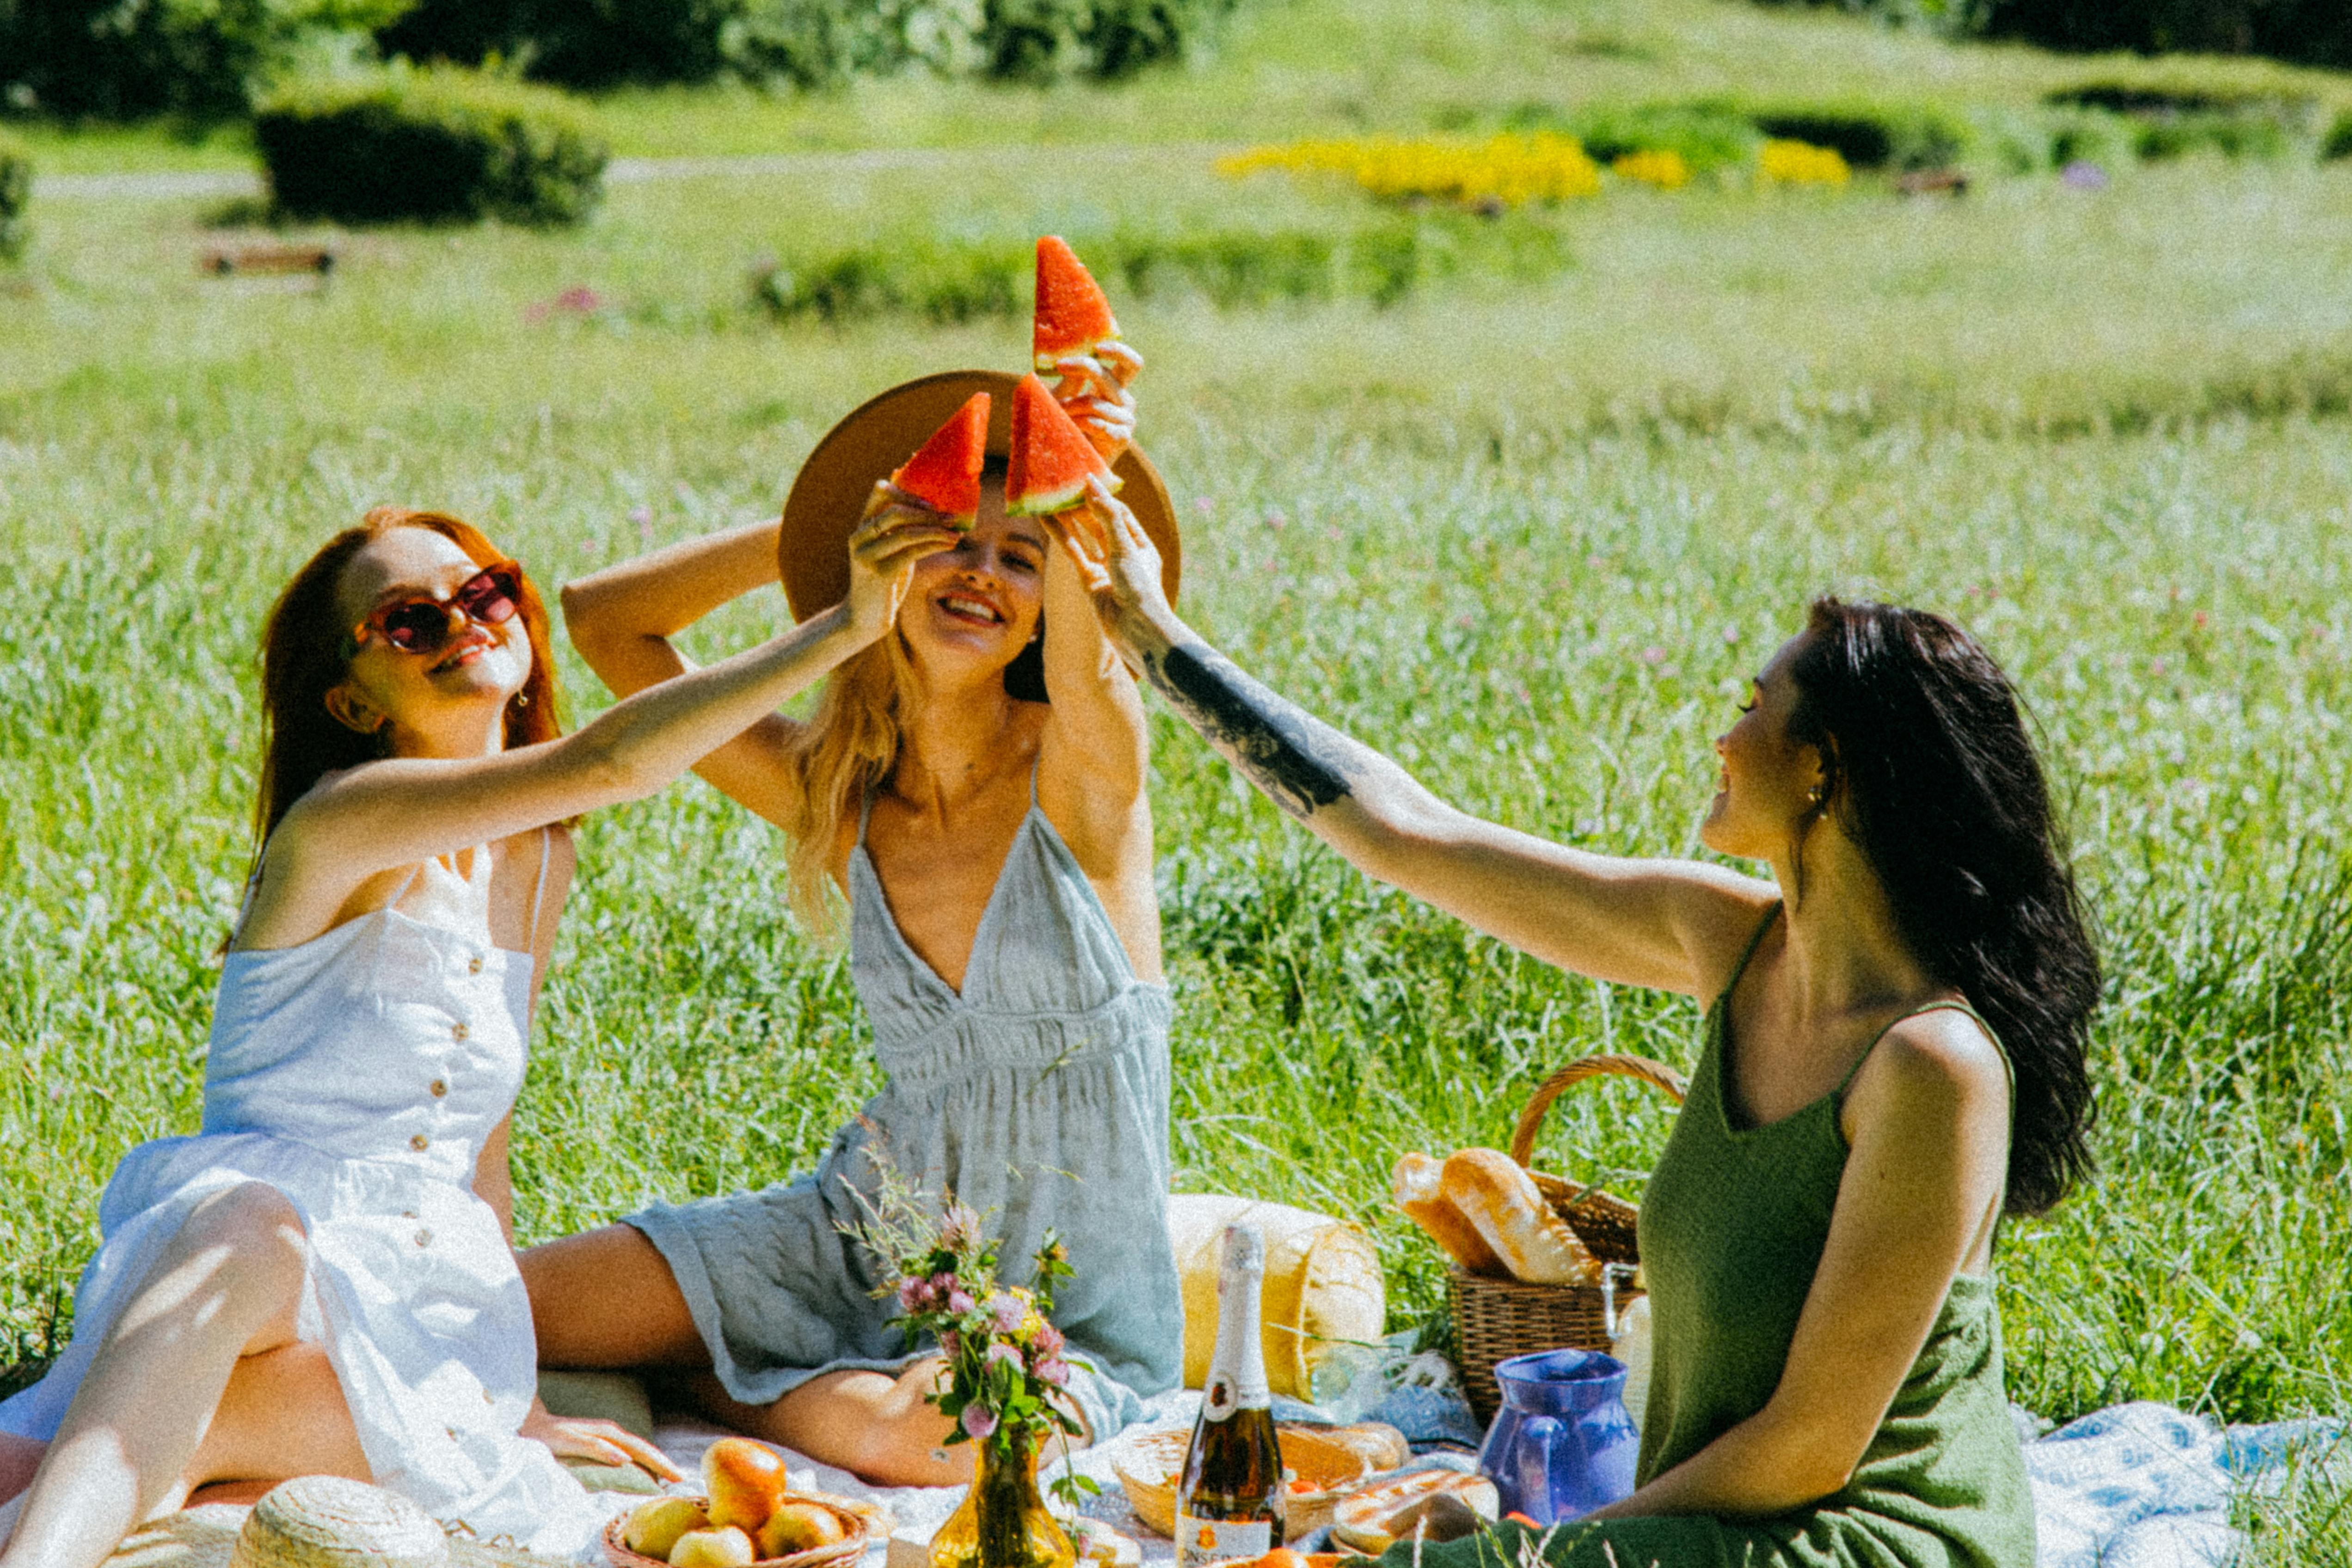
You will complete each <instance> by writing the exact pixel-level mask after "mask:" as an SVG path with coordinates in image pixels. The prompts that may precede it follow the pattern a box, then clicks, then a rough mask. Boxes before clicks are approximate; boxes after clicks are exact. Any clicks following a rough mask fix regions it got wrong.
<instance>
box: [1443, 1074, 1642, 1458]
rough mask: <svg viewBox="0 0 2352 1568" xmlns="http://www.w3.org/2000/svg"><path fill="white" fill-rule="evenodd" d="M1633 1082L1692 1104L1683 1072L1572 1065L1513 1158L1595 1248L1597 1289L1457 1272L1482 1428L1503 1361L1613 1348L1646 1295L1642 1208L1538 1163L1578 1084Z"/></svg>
mask: <svg viewBox="0 0 2352 1568" xmlns="http://www.w3.org/2000/svg"><path fill="white" fill-rule="evenodd" d="M1611 1077H1614V1078H1630V1079H1634V1080H1636V1081H1637V1082H1641V1083H1646V1084H1648V1085H1649V1086H1650V1087H1651V1088H1652V1089H1656V1090H1657V1091H1658V1092H1659V1093H1661V1094H1663V1095H1664V1096H1666V1097H1667V1098H1668V1099H1670V1100H1673V1101H1674V1102H1675V1104H1677V1105H1679V1104H1681V1103H1682V1099H1683V1090H1684V1084H1683V1079H1682V1075H1681V1074H1679V1073H1677V1072H1675V1070H1674V1069H1673V1068H1670V1067H1667V1066H1665V1065H1664V1063H1662V1062H1654V1061H1652V1060H1650V1059H1649V1058H1647V1057H1620V1056H1600V1057H1586V1058H1582V1059H1581V1060H1579V1061H1572V1062H1570V1063H1569V1064H1568V1066H1566V1067H1564V1068H1560V1069H1559V1071H1558V1072H1556V1073H1554V1074H1552V1075H1551V1077H1549V1078H1548V1079H1544V1080H1543V1082H1542V1083H1541V1084H1539V1085H1538V1086H1537V1088H1536V1091H1535V1093H1534V1094H1532V1095H1530V1096H1528V1107H1527V1109H1526V1110H1523V1111H1521V1112H1520V1113H1519V1125H1518V1129H1517V1131H1514V1132H1513V1133H1512V1134H1511V1158H1512V1159H1514V1160H1517V1162H1518V1163H1520V1165H1522V1166H1523V1167H1525V1168H1526V1170H1527V1172H1528V1174H1529V1175H1531V1176H1533V1177H1534V1178H1535V1182H1536V1190H1537V1191H1538V1192H1540V1193H1541V1194H1543V1196H1544V1201H1545V1202H1546V1203H1548V1204H1549V1205H1551V1207H1552V1210H1553V1212H1554V1213H1556V1214H1558V1215H1559V1216H1560V1218H1562V1219H1564V1220H1566V1221H1567V1222H1568V1226H1569V1228H1570V1229H1571V1230H1573V1231H1575V1232H1576V1235H1577V1239H1579V1240H1580V1241H1581V1242H1583V1243H1584V1247H1585V1250H1586V1251H1588V1252H1590V1253H1591V1254H1592V1256H1593V1258H1594V1259H1595V1260H1596V1261H1597V1262H1599V1263H1600V1264H1601V1279H1600V1280H1599V1281H1598V1282H1597V1283H1594V1284H1590V1285H1528V1284H1525V1283H1523V1282H1521V1281H1519V1280H1517V1279H1487V1278H1486V1277H1485V1276H1483V1275H1477V1274H1467V1273H1465V1272H1463V1270H1462V1269H1460V1268H1454V1269H1452V1270H1451V1271H1450V1272H1449V1277H1448V1288H1447V1291H1446V1295H1447V1300H1448V1304H1449V1305H1450V1306H1451V1308H1452V1310H1453V1314H1454V1353H1455V1359H1456V1361H1457V1362H1458V1363H1459V1364H1460V1366H1461V1368H1462V1381H1463V1383H1464V1384H1465V1385H1466V1387H1467V1390H1468V1393H1469V1394H1470V1407H1471V1409H1473V1410H1474V1411H1475V1412H1476V1413H1477V1415H1478V1419H1479V1420H1480V1421H1481V1422H1486V1421H1492V1420H1493V1419H1494V1418H1495V1410H1496V1406H1497V1405H1500V1404H1501V1403H1502V1389H1501V1387H1500V1385H1498V1384H1496V1382H1495V1363H1496V1362H1498V1361H1507V1360H1508V1359H1510V1358H1511V1357H1512V1356H1515V1355H1528V1354H1530V1353H1532V1352H1536V1351H1549V1350H1559V1349H1561V1348H1562V1347H1564V1346H1573V1347H1575V1348H1576V1349H1578V1350H1595V1351H1605V1350H1607V1349H1608V1348H1609V1341H1610V1336H1611V1331H1612V1329H1613V1328H1614V1327H1615V1326H1616V1317H1617V1313H1618V1311H1619V1310H1622V1308H1623V1307H1624V1306H1625V1304H1626V1303H1627V1302H1629V1301H1631V1300H1633V1298H1634V1297H1635V1296H1637V1295H1638V1294H1640V1291H1639V1289H1638V1288H1637V1287H1636V1285H1635V1283H1634V1271H1635V1269H1636V1268H1638V1267H1639V1266H1640V1264H1641V1261H1642V1249H1641V1246H1640V1244H1639V1243H1638V1242H1637V1241H1636V1240H1635V1239H1634V1234H1633V1226H1634V1220H1635V1218H1636V1217H1637V1215H1639V1213H1640V1211H1639V1210H1638V1209H1636V1208H1635V1207H1634V1206H1633V1205H1632V1204H1629V1203H1627V1202H1626V1201H1625V1200H1624V1199H1622V1198H1620V1197H1615V1196H1612V1194H1608V1193H1604V1192H1602V1191H1601V1189H1600V1188H1599V1187H1589V1186H1581V1185H1579V1184H1577V1183H1574V1182H1570V1181H1566V1180H1563V1179H1562V1178H1560V1177H1559V1176H1555V1175H1552V1174H1549V1173H1547V1172H1543V1171H1538V1170H1537V1169H1536V1168H1535V1166H1534V1164H1533V1163H1531V1162H1532V1160H1533V1157H1534V1155H1535V1151H1536V1133H1537V1131H1538V1129H1540V1128H1541V1127H1542V1125H1543V1119H1544V1113H1545V1112H1546V1111H1548V1110H1550V1109H1551V1103H1552V1101H1553V1100H1558V1099H1559V1097H1560V1096H1561V1095H1562V1094H1563V1093H1565V1092H1567V1090H1568V1089H1569V1088H1570V1086H1571V1085H1573V1084H1579V1083H1582V1082H1584V1081H1585V1080H1586V1079H1594V1078H1611Z"/></svg>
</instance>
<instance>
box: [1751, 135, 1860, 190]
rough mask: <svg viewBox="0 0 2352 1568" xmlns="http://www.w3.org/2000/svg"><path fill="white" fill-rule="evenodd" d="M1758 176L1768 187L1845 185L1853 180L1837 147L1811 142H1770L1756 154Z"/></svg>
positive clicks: (1851, 171)
mask: <svg viewBox="0 0 2352 1568" xmlns="http://www.w3.org/2000/svg"><path fill="white" fill-rule="evenodd" d="M1756 173H1757V175H1758V177H1759V178H1760V179H1762V180H1763V181H1764V182H1765V183H1766V184H1776V185H1843V184H1845V183H1846V182H1847V181H1848V180H1850V179H1852V178H1853V170H1852V169H1850V168H1848V167H1847V166H1846V162H1845V158H1844V156H1843V154H1841V153H1839V152H1838V150H1837V149H1836V148H1834V147H1816V146H1814V145H1812V143H1811V142H1783V141H1777V140H1776V141H1771V142H1765V143H1764V146H1763V149H1762V150H1761V151H1760V152H1759V153H1757V154H1756Z"/></svg>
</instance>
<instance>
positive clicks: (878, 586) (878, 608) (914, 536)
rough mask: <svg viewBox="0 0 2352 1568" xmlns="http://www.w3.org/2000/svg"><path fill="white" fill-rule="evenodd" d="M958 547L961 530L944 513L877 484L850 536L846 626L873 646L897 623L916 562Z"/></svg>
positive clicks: (886, 482) (887, 485) (883, 483)
mask: <svg viewBox="0 0 2352 1568" xmlns="http://www.w3.org/2000/svg"><path fill="white" fill-rule="evenodd" d="M962 541H963V530H961V528H958V527H957V526H956V524H955V521H954V520H953V519H951V518H950V517H949V516H948V515H947V514H946V513H944V512H941V511H939V510H936V509H934V508H931V507H929V506H926V505H924V504H923V503H922V502H921V501H919V500H914V499H913V498H912V497H910V496H908V494H907V493H906V492H905V491H904V490H901V489H898V487H897V486H896V485H893V484H892V483H891V482H890V481H889V480H887V479H877V480H876V481H875V485H874V493H873V494H872V495H871V496H869V497H867V498H866V518H865V521H862V522H860V523H859V524H858V525H857V531H856V532H855V533H853V534H851V535H850V536H849V596H848V600H847V604H848V607H849V624H850V626H851V628H852V629H853V630H855V631H856V633H857V635H858V637H860V638H861V640H863V641H866V642H872V641H873V640H874V639H876V638H877V637H880V636H881V635H882V634H883V633H884V632H887V631H888V630H889V629H890V626H891V625H892V623H893V622H895V621H896V620H897V619H898V606H899V605H900V604H901V603H902V602H903V601H904V600H905V598H906V596H907V584H908V580H909V579H910V578H911V577H912V576H913V574H914V570H915V563H916V562H918V561H920V560H921V559H922V558H923V557H924V556H926V555H936V554H938V553H939V552H940V551H942V550H952V549H954V548H955V547H956V546H957V545H958V544H960V543H961V542H962Z"/></svg>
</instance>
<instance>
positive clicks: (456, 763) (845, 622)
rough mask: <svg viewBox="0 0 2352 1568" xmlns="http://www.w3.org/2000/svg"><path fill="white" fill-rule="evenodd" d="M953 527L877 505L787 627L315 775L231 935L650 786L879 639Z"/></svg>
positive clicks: (321, 919)
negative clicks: (520, 734)
mask: <svg viewBox="0 0 2352 1568" xmlns="http://www.w3.org/2000/svg"><path fill="white" fill-rule="evenodd" d="M958 537H959V535H958V534H957V532H956V531H955V530H954V529H952V528H950V527H949V526H947V525H946V524H945V523H944V522H943V521H941V520H940V519H939V518H938V517H937V516H936V515H933V514H928V513H927V514H921V515H917V514H914V513H910V512H908V511H905V510H900V509H895V508H893V509H886V510H881V511H878V512H877V513H876V514H875V515H874V516H873V517H872V518H870V519H868V520H867V521H866V523H864V524H863V525H861V526H860V528H859V529H858V531H857V532H856V534H854V535H852V536H851V539H850V545H849V548H850V556H851V565H850V591H849V597H848V598H847V599H846V600H845V601H844V602H843V603H842V604H839V605H835V606H834V607H833V608H832V609H830V610H827V611H825V612H824V613H823V614H822V615H817V616H811V617H809V619H807V620H806V621H803V622H802V623H801V624H800V625H799V626H794V627H793V629H792V630H791V631H788V632H786V633H784V634H783V635H782V636H781V637H774V638H772V639H770V640H769V641H767V642H765V643H762V644H761V645H760V646H759V647H754V648H750V649H747V650H745V651H744V652H742V653H739V654H737V655H735V656H734V657H732V658H727V659H722V660H720V661H719V663H717V664H714V665H712V666H710V667H709V668H707V669H698V670H694V671H692V672H690V673H688V674H684V675H680V676H678V677H677V678H676V679H670V680H666V681H663V682H661V683H660V684H658V685H656V686H653V687H649V688H647V689H644V690H641V691H638V692H636V693H635V694H634V695H632V696H629V697H626V698H624V699H623V700H621V701H619V702H617V703H615V704H614V705H613V706H612V707H611V708H608V709H606V710H604V712H603V713H600V714H598V715H597V716H596V718H595V719H594V720H593V721H591V722H590V723H588V724H586V725H585V726H583V728H581V729H580V730H579V731H576V732H574V733H572V734H570V735H566V736H564V737H563V738H562V739H561V740H555V741H548V742H542V743H541V744H539V745H535V746H524V747H520V748H518V749H516V750H514V751H510V752H495V753H492V754H490V755H488V756H481V757H467V758H462V759H458V758H429V757H393V758H387V759H385V760H383V761H382V762H373V763H362V765H360V766H358V767H355V768H352V770H350V771H349V772H347V773H342V774H341V775H338V776H334V777H331V778H329V779H327V780H325V781H323V782H321V783H320V784H318V785H317V786H315V787H314V788H312V789H311V790H310V793H309V794H307V795H304V796H303V797H302V798H301V799H300V800H299V801H297V802H295V804H294V805H293V808H292V809H291V810H289V812H288V813H287V814H286V816H285V819H284V820H283V821H282V822H280V823H279V824H278V829H277V831H276V832H274V833H272V834H271V835H270V839H269V844H268V848H267V849H266V850H265V852H264V854H263V858H262V867H261V879H260V881H259V883H258V885H257V888H256V890H255V895H254V904H253V909H252V911H251V913H250V914H249V915H248V917H247V921H246V925H245V930H244V932H243V934H242V935H241V936H240V939H239V940H240V941H241V942H245V943H247V944H249V945H257V946H264V947H277V946H286V945H290V944H291V943H293V942H305V941H308V940H310V938H311V937H313V936H315V935H317V934H318V933H319V932H320V931H325V930H326V929H327V928H328V927H329V926H330V925H331V924H332V923H333V921H334V919H335V916H336V915H337V913H338V912H339V911H340V910H341V907H342V905H343V902H344V900H346V899H348V898H349V897H350V896H351V894H352V891H353V890H354V889H357V888H358V887H359V886H360V884H362V882H364V881H366V880H367V879H369V878H370V877H372V876H374V875H375V874H376V873H378V872H380V871H383V870H387V869H390V868H394V867H397V866H405V865H409V864H412V863H414V862H415V861H418V860H422V859H425V858H427V857H429V856H434V855H440V854H446V853H448V852H450V851H453V850H457V849H461V848H464V847H467V846H468V845H473V844H480V843H484V842H487V841H489V840H492V839H498V838H504V837H509V835H512V834H516V833H520V832H523V831H524V830H526V829H529V828H532V827H537V826H541V824H544V823H551V822H556V821H560V820H562V818H564V817H567V816H578V815H579V814H580V813H582V812H585V811H593V810H594V809H595V808H596V807H598V806H602V805H614V804H615V803H617V802H620V801H625V800H635V799H640V798H642V797H644V796H646V795H651V794H652V793H653V792H654V791H655V790H656V789H659V788H660V787H662V785H664V784H667V783H668V782H669V781H670V780H672V779H674V778H676V777H677V775H678V774H680V773H684V772H685V771H686V770H687V769H688V767H690V766H692V765H693V764H694V763H697V762H698V761H700V760H701V759H702V758H703V757H705V756H707V755H708V754H709V752H711V751H712V750H713V749H714V748H716V747H718V746H720V745H723V744H724V743H726V742H728V741H730V740H732V739H733V738H734V737H736V736H737V735H740V734H741V733H742V731H744V730H745V729H746V728H747V727H749V726H750V725H751V724H752V723H755V722H756V721H759V720H761V718H763V717H765V716H767V715H769V714H771V713H772V712H773V711H774V710H775V709H776V707H777V706H778V705H779V704H780V703H782V702H785V701H787V700H790V699H791V698H792V697H793V696H794V695H796V694H797V693H799V692H801V691H803V690H805V689H807V688H808V687H810V686H812V685H814V683H815V682H816V681H817V680H818V679H821V678H822V677H823V676H824V674H825V673H826V672H827V671H828V670H831V669H832V668H835V666H837V665H838V664H840V663H841V661H842V660H843V659H845V658H848V657H849V656H850V655H851V654H853V653H855V652H856V651H857V650H859V649H861V648H863V647H866V645H867V644H869V643H871V642H873V641H874V640H875V639H876V638H877V637H880V636H881V635H882V633H883V632H884V631H885V630H886V629H887V627H888V626H890V625H891V623H892V622H893V620H894V619H895V618H896V617H897V616H898V605H899V602H900V600H901V599H902V598H903V597H904V596H905V594H906V588H907V582H908V577H909V576H910V575H911V574H912V572H913V569H914V564H915V563H916V562H917V561H918V560H919V559H920V558H922V557H923V556H925V555H928V554H930V553H932V552H936V551H939V550H942V549H946V548H948V547H949V546H950V545H952V544H953V543H954V542H955V541H956V540H957V538H958Z"/></svg>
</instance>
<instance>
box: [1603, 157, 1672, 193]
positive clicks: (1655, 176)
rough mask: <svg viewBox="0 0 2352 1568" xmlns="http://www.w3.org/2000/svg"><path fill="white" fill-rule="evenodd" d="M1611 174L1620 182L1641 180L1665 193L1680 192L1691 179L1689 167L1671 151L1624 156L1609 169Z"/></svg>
mask: <svg viewBox="0 0 2352 1568" xmlns="http://www.w3.org/2000/svg"><path fill="white" fill-rule="evenodd" d="M1609 172H1610V173H1611V174H1614V175H1616V176H1617V177H1618V178H1619V179H1621V180H1639V181H1641V182H1642V183H1643V184H1645V185H1655V186H1657V187H1658V189H1660V190H1662V191H1678V190H1681V189H1682V188H1683V187H1684V186H1685V185H1687V184H1690V178H1691V168H1690V165H1689V164H1688V163H1685V162H1684V161H1683V155H1682V154H1681V153H1677V152H1675V151H1674V149H1672V148H1670V147H1667V148H1658V149H1649V148H1644V149H1643V150H1642V151H1641V152H1638V153H1621V154H1620V155H1619V156H1618V158H1617V160H1616V161H1615V162H1614V163H1611V164H1610V165H1609Z"/></svg>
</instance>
